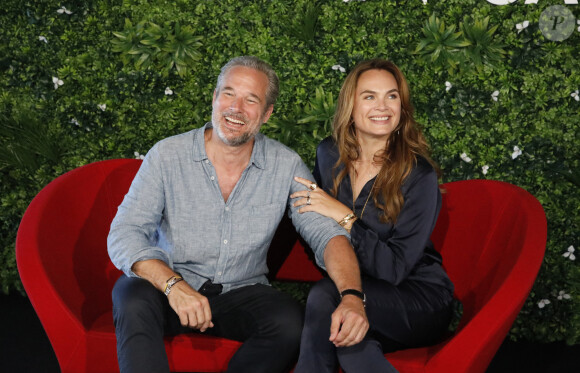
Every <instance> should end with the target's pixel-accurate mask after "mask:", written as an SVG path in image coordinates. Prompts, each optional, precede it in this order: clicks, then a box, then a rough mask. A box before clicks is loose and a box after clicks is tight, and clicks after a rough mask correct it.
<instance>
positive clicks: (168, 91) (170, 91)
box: [165, 87, 173, 96]
mask: <svg viewBox="0 0 580 373" xmlns="http://www.w3.org/2000/svg"><path fill="white" fill-rule="evenodd" d="M165 94H166V95H168V96H169V95H172V94H173V91H172V90H171V88H169V87H165Z"/></svg>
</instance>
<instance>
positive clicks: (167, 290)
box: [163, 276, 183, 295]
mask: <svg viewBox="0 0 580 373" xmlns="http://www.w3.org/2000/svg"><path fill="white" fill-rule="evenodd" d="M179 281H183V277H181V276H171V277H169V279H167V281H165V289H164V290H163V293H164V294H165V295H169V293H170V292H171V288H172V287H173V285H175V284H177V283H178V282H179Z"/></svg>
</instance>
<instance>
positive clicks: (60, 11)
mask: <svg viewBox="0 0 580 373" xmlns="http://www.w3.org/2000/svg"><path fill="white" fill-rule="evenodd" d="M56 12H57V13H58V14H64V13H66V14H72V12H71V11H70V10H68V9H67V8H65V7H64V6H62V7H60V9H59V10H57V11H56Z"/></svg>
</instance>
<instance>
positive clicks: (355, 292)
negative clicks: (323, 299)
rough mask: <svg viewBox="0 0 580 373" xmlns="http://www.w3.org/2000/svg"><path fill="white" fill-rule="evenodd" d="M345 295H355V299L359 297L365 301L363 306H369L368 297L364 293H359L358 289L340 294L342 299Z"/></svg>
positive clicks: (347, 290)
mask: <svg viewBox="0 0 580 373" xmlns="http://www.w3.org/2000/svg"><path fill="white" fill-rule="evenodd" d="M345 295H354V296H355V297H359V298H360V299H362V301H363V306H364V307H366V306H367V296H366V294H365V293H363V292H362V291H358V290H356V289H346V290H343V291H341V292H340V299H342V297H344V296H345Z"/></svg>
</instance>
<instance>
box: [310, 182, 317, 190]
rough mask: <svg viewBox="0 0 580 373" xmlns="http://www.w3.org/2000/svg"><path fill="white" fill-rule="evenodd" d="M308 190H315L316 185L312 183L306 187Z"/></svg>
mask: <svg viewBox="0 0 580 373" xmlns="http://www.w3.org/2000/svg"><path fill="white" fill-rule="evenodd" d="M308 188H310V190H316V188H318V185H316V183H312V184H310V185H309V186H308Z"/></svg>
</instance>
